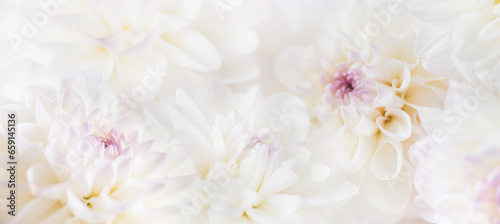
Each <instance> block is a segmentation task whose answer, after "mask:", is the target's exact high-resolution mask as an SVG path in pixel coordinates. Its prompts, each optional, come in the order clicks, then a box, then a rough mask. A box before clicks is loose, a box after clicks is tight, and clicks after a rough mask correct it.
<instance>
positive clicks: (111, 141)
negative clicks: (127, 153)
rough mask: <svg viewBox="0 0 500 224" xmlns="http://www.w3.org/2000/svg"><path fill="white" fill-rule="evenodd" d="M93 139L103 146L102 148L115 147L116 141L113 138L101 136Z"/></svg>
mask: <svg viewBox="0 0 500 224" xmlns="http://www.w3.org/2000/svg"><path fill="white" fill-rule="evenodd" d="M95 138H96V139H97V141H98V142H99V143H103V144H104V148H106V149H107V148H109V147H110V146H112V145H113V146H117V143H116V139H115V138H114V136H102V135H95Z"/></svg>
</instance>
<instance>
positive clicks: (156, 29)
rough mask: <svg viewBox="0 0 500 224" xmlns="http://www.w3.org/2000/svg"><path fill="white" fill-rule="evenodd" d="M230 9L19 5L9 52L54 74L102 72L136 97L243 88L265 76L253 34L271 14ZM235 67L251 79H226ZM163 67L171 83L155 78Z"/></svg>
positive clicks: (207, 3)
mask: <svg viewBox="0 0 500 224" xmlns="http://www.w3.org/2000/svg"><path fill="white" fill-rule="evenodd" d="M228 2H231V5H228V4H229V3H227V2H226V1H223V0H216V1H212V0H174V1H164V0H145V1H143V0H124V1H120V2H116V1H114V0H66V1H62V0H57V1H56V0H54V1H38V0H23V1H18V2H16V3H11V7H10V8H9V9H10V11H12V10H14V11H15V12H17V16H11V17H13V18H14V19H13V20H14V22H11V23H12V24H13V25H10V26H9V25H4V26H7V27H6V28H4V29H6V30H9V31H10V33H9V34H8V35H6V37H7V40H5V41H8V43H9V44H10V46H6V49H12V48H14V49H17V51H16V50H12V51H13V53H12V55H15V56H18V57H19V56H25V57H29V58H33V59H36V60H38V61H41V62H43V63H44V64H45V65H46V66H48V67H49V68H50V69H65V68H79V69H97V70H99V71H101V72H102V74H103V80H105V81H108V83H109V84H110V85H112V87H113V88H114V89H115V90H123V91H125V92H124V93H125V94H128V95H131V94H132V93H131V92H133V91H134V87H136V86H137V85H138V84H143V85H144V86H146V87H148V88H147V90H148V91H147V93H146V94H147V96H146V97H147V98H148V99H152V98H153V97H154V96H155V95H156V94H157V93H158V91H160V89H161V88H160V87H161V86H162V85H166V86H169V84H171V83H172V82H175V80H177V79H178V78H179V77H184V78H190V79H193V80H198V79H204V78H206V77H207V76H208V77H214V76H215V77H218V78H221V79H224V80H225V81H227V82H239V81H241V80H247V79H250V78H254V77H256V75H257V74H258V70H257V69H256V68H255V65H256V64H255V62H253V59H252V58H251V56H250V55H249V53H252V52H253V51H254V50H255V49H256V47H257V45H258V37H257V35H256V33H255V32H254V31H253V30H252V29H251V28H250V26H252V25H254V24H256V23H257V22H259V20H261V18H260V17H262V16H263V15H265V13H263V12H265V10H263V8H264V9H265V6H262V5H263V4H262V3H263V2H262V1H228ZM216 3H218V4H216ZM221 3H222V6H221ZM223 6H225V7H223ZM221 7H222V9H221ZM256 11H257V12H259V14H257V15H256V14H255V12H256ZM235 12H237V14H236V13H235ZM10 14H15V13H12V12H11V13H10ZM221 17H223V18H222V19H221ZM25 34H26V35H25ZM27 34H29V36H27ZM235 66H237V67H239V68H241V66H244V67H245V69H244V70H245V71H246V72H240V73H236V72H234V73H231V74H237V75H231V76H227V75H225V74H227V73H228V72H232V71H233V70H234V69H236V68H235ZM157 67H160V70H162V71H163V72H165V70H166V68H167V67H169V70H168V76H167V77H159V79H158V78H152V77H148V73H149V72H150V71H149V70H150V69H153V70H154V69H156V68H157ZM214 71H219V72H218V73H211V72H214ZM199 73H201V74H199ZM167 80H168V82H167ZM173 90H175V88H174V89H173Z"/></svg>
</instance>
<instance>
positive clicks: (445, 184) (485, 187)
mask: <svg viewBox="0 0 500 224" xmlns="http://www.w3.org/2000/svg"><path fill="white" fill-rule="evenodd" d="M478 93H481V95H478ZM478 96H482V97H481V98H478ZM471 102H475V103H471ZM499 109H500V97H499V96H498V94H496V93H493V92H489V91H488V89H487V88H486V87H484V86H471V85H470V84H466V83H460V82H455V81H454V82H452V83H450V89H449V91H448V96H447V98H446V107H445V110H444V111H443V110H435V109H425V110H422V111H421V112H422V116H421V117H422V121H423V124H424V128H426V129H427V130H428V133H430V135H433V136H434V137H433V138H423V139H421V140H420V141H419V142H417V143H416V144H415V145H414V146H412V148H411V149H410V152H409V154H410V160H412V161H414V162H415V163H416V165H417V168H416V170H415V177H414V179H415V187H416V189H417V191H418V193H419V196H418V197H417V198H416V199H415V200H416V203H417V205H418V206H419V208H420V211H421V213H422V215H423V217H424V218H425V219H426V220H427V221H429V222H432V223H439V224H448V223H471V224H476V223H477V224H479V223H491V224H493V223H499V222H500V212H499V208H500V203H499V197H498V196H499V195H500V189H499V188H498V187H499V186H500V185H499V184H500V183H499V180H500V179H499V168H500V164H499V161H500V143H499V141H498V134H499V133H500V132H499V127H500V119H498V116H497V111H498V110H499Z"/></svg>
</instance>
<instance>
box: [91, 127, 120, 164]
mask: <svg viewBox="0 0 500 224" xmlns="http://www.w3.org/2000/svg"><path fill="white" fill-rule="evenodd" d="M92 138H93V139H94V141H95V143H96V144H97V145H96V146H97V148H96V149H97V150H98V151H99V153H98V154H99V155H100V156H102V157H103V158H106V159H110V160H113V159H116V158H117V157H118V156H120V155H123V154H124V153H125V152H126V151H127V147H124V144H123V143H124V142H123V141H124V140H125V139H124V138H123V136H121V135H119V134H118V132H117V131H116V130H114V129H112V130H110V131H109V132H105V134H102V133H101V132H97V133H94V134H93V135H92Z"/></svg>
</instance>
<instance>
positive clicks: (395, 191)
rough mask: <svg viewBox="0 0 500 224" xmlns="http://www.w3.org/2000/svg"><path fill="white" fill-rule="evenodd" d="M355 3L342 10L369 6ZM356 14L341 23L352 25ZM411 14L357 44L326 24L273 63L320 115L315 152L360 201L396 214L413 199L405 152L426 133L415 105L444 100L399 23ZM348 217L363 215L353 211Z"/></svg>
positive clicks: (442, 88) (441, 83) (439, 81)
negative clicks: (345, 179)
mask: <svg viewBox="0 0 500 224" xmlns="http://www.w3.org/2000/svg"><path fill="white" fill-rule="evenodd" d="M353 5H354V6H353V7H352V8H349V9H350V10H351V11H347V12H344V13H346V14H350V13H352V14H355V12H356V11H363V10H366V9H365V8H366V7H369V5H368V4H361V3H359V2H358V3H357V4H356V3H354V2H353ZM386 5H387V4H385V3H384V4H382V5H381V6H377V7H378V8H380V7H382V6H386ZM367 11H370V10H369V9H368V10H367ZM400 17H401V18H402V19H400ZM358 20H359V19H355V20H354V22H352V23H350V21H347V22H346V23H347V24H348V25H345V24H344V26H345V27H351V26H355V25H356V23H357V22H358ZM368 21H370V20H368ZM408 21H409V19H408V15H407V14H405V13H400V14H399V15H394V17H393V21H391V23H389V24H387V25H386V26H381V27H379V29H380V30H381V32H380V35H379V36H377V37H375V38H372V39H369V40H367V43H366V44H362V45H361V46H359V47H357V46H353V45H354V44H352V43H353V42H352V40H353V39H354V40H355V37H353V36H350V35H348V34H347V33H349V32H350V30H349V31H346V32H344V31H343V30H335V31H332V30H327V31H325V33H330V34H327V35H321V36H320V37H319V38H318V40H317V41H316V43H315V44H314V45H312V46H309V47H291V48H290V49H288V50H286V51H285V52H283V54H282V55H281V56H280V57H279V58H278V60H277V67H276V71H277V75H278V78H279V79H280V81H281V83H282V84H283V85H285V86H286V87H288V88H289V89H290V90H292V91H294V92H295V93H297V94H300V95H302V96H304V98H305V99H306V101H307V103H308V107H309V110H310V111H311V115H312V119H313V120H315V121H317V122H316V123H315V129H317V130H315V131H316V134H317V135H318V139H319V140H318V142H320V144H316V146H315V147H313V149H314V150H313V153H312V154H313V158H315V159H318V160H321V161H323V162H324V163H326V164H329V165H330V166H331V167H332V168H333V169H338V170H340V171H341V172H343V173H344V174H345V175H346V176H347V177H348V178H349V179H350V180H351V181H352V182H353V183H354V184H355V185H357V186H359V187H360V195H361V196H360V197H361V198H362V199H361V201H364V202H360V203H361V204H363V203H366V204H367V205H368V207H373V208H376V210H380V211H382V212H385V213H392V214H400V212H402V211H403V210H404V208H405V206H406V205H407V202H408V201H409V199H410V194H411V189H412V184H411V170H412V169H411V168H410V167H408V162H406V152H407V150H408V147H409V146H410V145H411V144H412V143H413V142H414V141H415V140H416V139H418V138H419V137H420V136H422V135H423V134H424V132H423V130H422V128H421V127H420V121H419V117H418V114H417V111H418V110H419V109H420V108H426V107H431V108H442V107H443V101H444V97H445V93H446V86H447V84H446V81H445V80H444V79H443V78H440V77H438V76H436V75H434V74H432V73H429V72H428V71H426V70H425V69H424V68H423V67H422V65H421V63H420V62H419V60H418V59H417V58H416V57H415V52H414V44H415V38H416V35H415V33H414V31H413V30H412V27H411V26H408V25H404V24H405V23H406V22H408ZM394 24H396V25H394ZM329 27H330V26H329ZM338 27H342V25H338ZM351 29H352V27H351ZM346 40H347V41H348V42H346ZM348 46H350V48H351V49H349V48H346V47H348ZM403 171H404V172H403ZM380 195H384V196H385V197H384V198H385V200H386V201H385V202H384V203H381V202H380V197H379V196H380ZM347 206H349V205H347ZM358 206H359V205H358ZM353 214H355V213H353ZM339 215H342V216H343V215H345V214H339ZM334 219H335V218H333V219H332V220H334ZM350 220H351V221H350V222H356V221H354V220H357V221H361V220H363V219H362V218H359V217H356V215H353V217H350ZM395 221H397V218H395V219H394V220H391V221H387V222H395ZM361 222H370V220H363V221H361Z"/></svg>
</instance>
